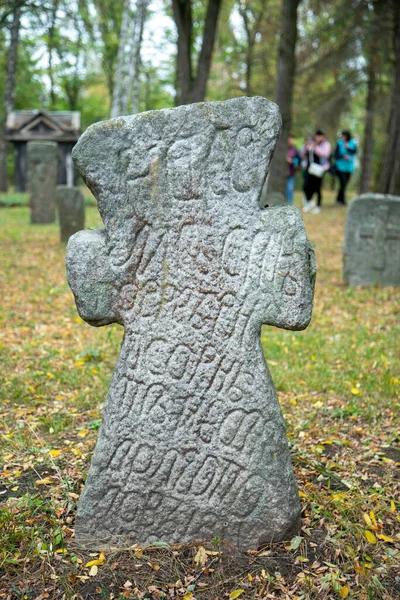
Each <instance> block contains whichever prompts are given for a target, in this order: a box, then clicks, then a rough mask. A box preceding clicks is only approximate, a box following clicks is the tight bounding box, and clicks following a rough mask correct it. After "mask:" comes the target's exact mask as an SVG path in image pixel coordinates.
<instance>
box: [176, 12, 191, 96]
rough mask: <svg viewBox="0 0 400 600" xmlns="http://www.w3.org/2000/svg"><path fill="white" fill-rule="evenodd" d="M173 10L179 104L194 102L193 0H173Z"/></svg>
mask: <svg viewBox="0 0 400 600" xmlns="http://www.w3.org/2000/svg"><path fill="white" fill-rule="evenodd" d="M172 11H173V15H174V20H175V24H176V28H177V30H178V49H177V50H178V52H177V70H178V77H177V80H178V86H179V89H178V94H177V105H178V104H190V103H191V102H192V91H193V74H192V33H193V31H192V30H193V23H192V2H191V0H172Z"/></svg>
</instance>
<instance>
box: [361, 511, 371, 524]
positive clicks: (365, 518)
mask: <svg viewBox="0 0 400 600" xmlns="http://www.w3.org/2000/svg"><path fill="white" fill-rule="evenodd" d="M363 517H364V521H365V522H366V524H367V527H372V521H371V519H370V516H369V515H367V513H364V514H363Z"/></svg>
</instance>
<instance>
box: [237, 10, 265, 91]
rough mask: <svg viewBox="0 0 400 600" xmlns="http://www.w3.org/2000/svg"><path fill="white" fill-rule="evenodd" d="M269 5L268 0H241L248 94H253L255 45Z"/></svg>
mask: <svg viewBox="0 0 400 600" xmlns="http://www.w3.org/2000/svg"><path fill="white" fill-rule="evenodd" d="M266 7H267V0H259V1H258V2H254V0H239V14H240V16H241V17H242V20H243V26H244V30H245V33H246V96H251V95H252V94H253V87H252V74H253V64H254V47H255V44H256V41H257V36H260V37H261V31H260V27H261V23H262V20H263V17H264V14H265V10H266Z"/></svg>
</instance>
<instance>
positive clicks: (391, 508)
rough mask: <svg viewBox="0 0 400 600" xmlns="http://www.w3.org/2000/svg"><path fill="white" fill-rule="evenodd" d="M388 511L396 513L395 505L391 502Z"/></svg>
mask: <svg viewBox="0 0 400 600" xmlns="http://www.w3.org/2000/svg"><path fill="white" fill-rule="evenodd" d="M390 510H391V511H392V512H396V505H395V503H394V502H393V500H391V501H390Z"/></svg>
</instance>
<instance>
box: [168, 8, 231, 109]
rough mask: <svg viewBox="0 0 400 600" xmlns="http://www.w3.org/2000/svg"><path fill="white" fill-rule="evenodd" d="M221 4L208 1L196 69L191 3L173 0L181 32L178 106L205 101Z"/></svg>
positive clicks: (178, 64)
mask: <svg viewBox="0 0 400 600" xmlns="http://www.w3.org/2000/svg"><path fill="white" fill-rule="evenodd" d="M221 4H222V0H208V4H207V12H206V17H205V22H204V29H203V39H202V44H201V50H200V54H199V56H198V59H197V65H196V68H195V69H193V46H194V43H193V42H194V40H193V14H192V0H172V10H173V16H174V20H175V24H176V28H177V31H178V48H177V50H178V52H177V84H178V94H177V104H190V103H191V102H202V101H203V100H204V99H205V95H206V90H207V81H208V77H209V74H210V68H211V58H212V54H213V50H214V43H215V38H216V33H217V25H218V16H219V13H220V9H221Z"/></svg>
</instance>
